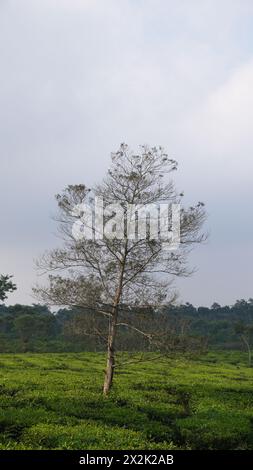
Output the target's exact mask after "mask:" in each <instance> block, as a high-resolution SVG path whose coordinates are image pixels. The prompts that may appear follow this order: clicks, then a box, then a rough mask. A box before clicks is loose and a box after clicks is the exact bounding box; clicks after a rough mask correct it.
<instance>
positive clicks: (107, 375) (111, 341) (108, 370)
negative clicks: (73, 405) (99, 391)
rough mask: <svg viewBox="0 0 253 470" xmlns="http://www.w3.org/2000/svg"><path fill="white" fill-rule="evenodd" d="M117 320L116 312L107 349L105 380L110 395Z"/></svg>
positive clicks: (105, 391)
mask: <svg viewBox="0 0 253 470" xmlns="http://www.w3.org/2000/svg"><path fill="white" fill-rule="evenodd" d="M116 322H117V314H116V313H115V315H114V318H113V320H112V325H111V327H110V331H109V336H108V349H107V364H106V373H105V381H104V395H108V393H109V392H110V389H111V386H112V381H113V375H114V366H115V357H114V353H115V339H116V328H117V326H116Z"/></svg>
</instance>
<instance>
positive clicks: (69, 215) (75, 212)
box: [35, 144, 205, 394]
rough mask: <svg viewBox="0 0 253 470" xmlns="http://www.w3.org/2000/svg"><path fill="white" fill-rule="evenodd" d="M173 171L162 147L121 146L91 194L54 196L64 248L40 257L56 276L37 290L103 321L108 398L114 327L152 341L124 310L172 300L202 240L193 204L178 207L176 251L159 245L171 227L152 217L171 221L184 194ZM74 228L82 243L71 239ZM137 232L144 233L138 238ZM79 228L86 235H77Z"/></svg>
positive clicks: (81, 189)
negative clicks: (92, 213) (174, 288)
mask: <svg viewBox="0 0 253 470" xmlns="http://www.w3.org/2000/svg"><path fill="white" fill-rule="evenodd" d="M176 169H177V163H176V161H175V160H173V159H170V158H169V157H168V155H167V154H165V153H164V151H163V149H162V148H161V147H158V148H157V147H154V148H149V147H147V146H141V147H140V151H139V153H137V154H134V153H132V152H131V151H130V149H129V147H128V146H127V145H125V144H121V146H120V148H119V150H118V151H117V152H116V153H113V154H112V164H111V167H110V169H109V171H108V173H107V175H106V177H105V178H104V180H103V181H102V182H101V184H98V185H96V186H95V187H94V188H93V192H91V190H90V189H89V188H87V187H86V186H84V185H76V186H68V187H67V188H66V189H65V190H64V191H63V193H62V194H58V195H57V196H56V199H57V202H58V207H59V215H58V217H57V221H58V223H59V231H60V234H61V236H62V238H63V247H62V248H60V249H55V250H53V251H51V252H47V253H45V255H44V256H43V257H42V259H41V260H40V261H39V263H38V264H39V266H40V267H41V268H42V269H43V270H48V271H51V272H53V273H55V274H50V276H49V285H48V286H46V287H43V286H42V287H37V288H36V289H35V292H36V294H37V295H38V296H39V298H40V299H41V300H43V302H50V303H51V304H55V305H65V306H66V305H69V306H77V307H85V308H87V307H88V308H89V309H90V310H92V311H94V314H96V315H103V316H104V317H105V318H106V319H107V323H106V324H107V332H105V331H104V332H103V334H104V335H105V334H106V336H107V367H106V374H105V380H104V394H108V393H109V391H110V388H111V386H112V382H113V375H114V370H115V366H116V363H115V359H116V358H115V344H116V343H115V341H116V335H117V330H118V328H119V327H121V328H122V327H123V328H124V327H126V328H132V329H134V330H136V331H139V333H140V334H141V335H146V337H149V339H151V338H152V335H151V334H150V333H148V332H146V331H142V330H139V328H136V326H135V325H134V321H132V322H131V321H130V322H129V321H128V320H129V310H128V309H129V308H131V309H132V310H133V307H134V308H135V309H136V312H138V309H150V308H152V309H153V311H154V310H155V309H157V308H160V307H161V306H162V305H163V304H166V303H168V302H169V301H171V300H172V297H173V295H174V293H172V290H171V281H172V279H173V278H174V277H175V276H188V275H190V274H191V272H192V271H191V270H190V269H188V267H187V255H188V253H189V250H190V249H191V247H192V246H194V245H196V243H199V242H201V241H202V240H203V239H204V235H203V234H201V233H200V230H201V226H202V224H203V221H204V219H205V211H204V208H203V204H202V203H197V204H196V205H195V206H192V207H190V208H187V209H186V208H181V211H180V245H179V246H178V247H177V249H176V250H173V249H172V246H171V245H170V247H169V248H170V249H168V243H166V244H165V243H164V238H166V237H168V238H169V237H171V230H170V225H168V226H166V224H165V226H164V225H163V224H162V223H161V222H160V223H159V222H158V224H157V220H158V219H157V211H158V213H159V214H160V215H161V213H162V211H164V210H165V213H166V211H167V216H168V218H170V220H171V217H172V216H173V204H179V203H181V200H182V197H183V195H182V194H179V193H178V192H177V191H176V189H175V187H174V183H173V181H172V180H171V179H170V178H168V177H167V174H169V173H171V172H173V171H175V170H176ZM102 200H103V203H101V201H102ZM98 201H99V202H98ZM85 203H86V204H87V203H89V204H90V205H91V206H93V207H95V209H96V220H95V223H94V220H93V222H92V224H91V220H90V214H89V211H87V210H86V209H85V207H86V206H84V204H85ZM102 206H103V207H104V214H103V215H100V218H99V217H98V216H97V213H99V214H101V210H102V208H103V207H102ZM119 208H120V209H121V211H120V212H121V214H120V215H121V216H120V217H119ZM147 208H148V212H147ZM166 208H167V209H166ZM137 209H138V210H137ZM101 221H102V228H101ZM73 224H74V227H75V230H73ZM145 224H146V231H145V230H144V225H145ZM136 227H137V228H136ZM155 227H157V234H155V233H154V232H155V230H154V228H155ZM177 228H178V227H177ZM79 229H80V233H79V235H80V237H78V236H76V234H77V233H78V230H79ZM137 229H138V230H139V229H143V230H144V232H143V230H142V232H141V231H140V232H141V235H139V236H138V234H137ZM81 230H82V231H83V233H85V235H86V236H83V237H82V236H81ZM91 235H92V238H91ZM57 271H58V272H59V274H58V273H57ZM131 317H134V315H131ZM124 318H126V319H127V321H124ZM160 333H161V332H160Z"/></svg>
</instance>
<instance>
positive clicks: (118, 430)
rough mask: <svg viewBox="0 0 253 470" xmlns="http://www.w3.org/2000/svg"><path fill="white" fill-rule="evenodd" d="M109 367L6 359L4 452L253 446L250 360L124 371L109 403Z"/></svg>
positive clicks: (229, 356) (0, 444)
mask: <svg viewBox="0 0 253 470" xmlns="http://www.w3.org/2000/svg"><path fill="white" fill-rule="evenodd" d="M135 357H136V356H135ZM149 359H150V357H149ZM121 360H123V361H124V357H122V358H121ZM104 363H105V357H104V355H103V354H100V353H80V354H79V353H78V354H74V353H73V354H17V355H12V354H3V355H1V357H0V374H1V381H0V395H1V411H0V449H172V450H173V449H253V370H252V369H250V368H248V367H247V365H246V364H247V362H246V357H245V356H244V355H243V353H240V352H231V353H209V354H208V355H206V356H203V357H201V358H198V359H192V360H189V359H185V358H180V357H177V358H170V359H164V360H161V359H159V360H155V361H147V362H139V363H138V364H135V365H133V364H129V365H127V366H123V367H122V368H121V369H120V370H119V371H118V373H117V374H116V376H115V384H114V387H113V392H112V394H111V395H110V397H109V398H104V397H103V396H102V394H101V390H102V382H103V368H104Z"/></svg>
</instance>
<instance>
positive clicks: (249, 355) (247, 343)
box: [242, 335, 251, 367]
mask: <svg viewBox="0 0 253 470" xmlns="http://www.w3.org/2000/svg"><path fill="white" fill-rule="evenodd" d="M242 340H243V342H244V344H246V347H247V351H248V364H249V367H251V349H250V345H249V342H248V341H247V339H246V338H245V336H244V335H242Z"/></svg>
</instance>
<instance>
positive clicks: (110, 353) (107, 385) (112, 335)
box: [104, 242, 127, 395]
mask: <svg viewBox="0 0 253 470" xmlns="http://www.w3.org/2000/svg"><path fill="white" fill-rule="evenodd" d="M126 253H127V242H126V245H125V254H124V258H123V261H122V265H121V270H120V277H119V285H118V288H117V291H116V294H115V299H114V302H113V307H112V316H111V321H110V325H109V333H108V349H107V364H106V372H105V380H104V395H108V394H109V392H110V390H111V387H112V382H113V375H114V369H115V339H116V332H117V321H118V309H119V303H120V299H121V294H122V287H123V276H124V270H125V262H126Z"/></svg>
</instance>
